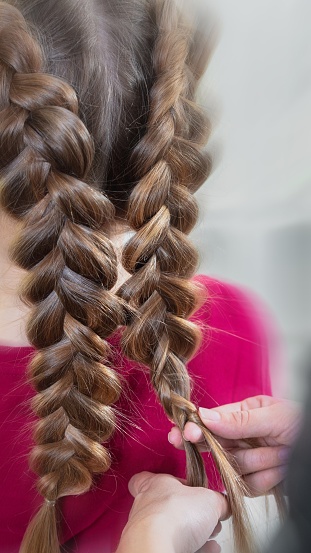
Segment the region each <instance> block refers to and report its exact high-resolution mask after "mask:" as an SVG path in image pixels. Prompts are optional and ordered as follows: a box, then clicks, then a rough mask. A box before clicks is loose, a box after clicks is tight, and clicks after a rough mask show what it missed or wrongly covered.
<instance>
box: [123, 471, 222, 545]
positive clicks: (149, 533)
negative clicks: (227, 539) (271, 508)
mask: <svg viewBox="0 0 311 553" xmlns="http://www.w3.org/2000/svg"><path fill="white" fill-rule="evenodd" d="M129 490H130V492H131V494H132V495H133V497H134V498H135V501H134V503H133V507H132V510H131V512H130V515H129V520H128V523H127V525H126V527H125V529H124V531H123V533H122V537H121V541H120V544H119V547H118V549H117V551H116V553H132V552H133V553H159V551H161V553H195V552H196V551H198V550H200V553H201V552H202V553H219V552H220V547H219V545H218V544H217V543H216V542H215V541H214V540H211V541H208V540H209V539H210V538H211V537H215V536H216V535H217V534H218V533H219V532H220V530H221V523H220V522H219V521H220V520H224V519H225V518H227V517H228V504H227V501H226V499H225V498H224V496H223V495H221V494H220V493H217V492H214V491H212V490H207V489H206V488H190V487H189V486H186V485H185V484H182V483H181V481H180V480H178V479H177V478H174V477H173V476H171V475H168V474H152V473H150V472H141V473H139V474H136V475H135V476H133V478H132V479H131V480H130V482H129ZM201 548H202V549H201Z"/></svg>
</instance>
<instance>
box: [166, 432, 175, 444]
mask: <svg viewBox="0 0 311 553" xmlns="http://www.w3.org/2000/svg"><path fill="white" fill-rule="evenodd" d="M167 439H168V441H169V442H170V444H172V445H174V444H173V442H172V436H171V433H170V432H169V433H168V435H167Z"/></svg>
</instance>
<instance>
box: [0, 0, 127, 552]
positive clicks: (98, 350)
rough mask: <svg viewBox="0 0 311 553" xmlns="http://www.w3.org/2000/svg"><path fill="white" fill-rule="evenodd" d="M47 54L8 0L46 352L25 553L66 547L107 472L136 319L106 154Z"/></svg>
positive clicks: (2, 120)
mask: <svg viewBox="0 0 311 553" xmlns="http://www.w3.org/2000/svg"><path fill="white" fill-rule="evenodd" d="M42 70H43V59H42V54H41V51H40V48H39V46H38V44H37V43H36V41H35V40H34V39H33V38H32V36H31V34H30V32H29V30H28V28H27V24H26V22H25V20H24V18H23V17H22V15H21V14H20V12H19V11H18V10H17V9H15V8H13V7H12V6H10V5H8V4H6V3H5V2H0V171H1V172H0V185H1V189H0V191H1V205H2V206H3V208H5V209H6V211H7V212H8V213H9V214H11V215H13V216H15V217H21V218H22V221H23V223H24V227H23V230H22V233H21V234H20V236H19V238H18V240H17V241H16V242H14V245H13V247H12V249H11V258H12V260H13V261H14V262H15V263H16V264H17V265H18V266H19V267H21V268H23V269H25V270H27V271H28V273H27V274H26V277H25V279H24V280H23V282H22V286H21V289H20V295H21V297H22V299H23V301H24V302H25V303H26V304H27V305H29V306H32V309H31V313H30V317H29V321H28V324H27V336H28V339H29V341H30V342H31V343H32V344H33V345H34V346H35V348H37V350H38V351H37V353H36V354H35V355H34V357H33V358H32V359H31V362H30V365H29V370H28V372H29V378H30V380H31V382H32V384H33V386H34V388H35V389H36V391H37V395H36V396H35V397H34V399H33V404H32V406H33V409H34V411H35V414H36V415H37V416H38V417H39V421H38V423H37V425H36V429H35V435H34V438H35V442H36V445H35V447H34V449H33V450H32V452H31V456H30V464H31V467H32V469H33V470H34V471H35V472H36V473H37V474H38V475H39V480H38V490H39V492H40V494H41V495H42V496H43V497H44V498H45V499H46V501H45V502H44V503H43V506H42V508H41V509H40V511H39V513H38V514H37V515H36V516H35V518H34V519H33V520H32V522H31V523H30V525H29V527H28V530H27V532H26V535H25V537H24V541H23V544H22V546H21V549H20V551H21V553H34V552H35V553H56V552H57V551H59V545H58V528H57V517H56V510H55V502H56V500H57V499H58V498H60V497H62V496H65V495H73V494H74V495H76V494H81V493H84V492H86V491H87V490H88V489H89V488H90V486H91V484H92V474H93V473H101V472H104V471H106V470H107V469H108V468H109V466H110V457H109V453H108V451H107V449H106V448H105V447H104V446H102V445H101V444H102V442H105V441H106V440H108V439H109V438H110V437H111V435H112V433H113V431H114V428H115V426H116V421H115V413H114V410H113V408H112V407H111V405H112V404H113V403H115V402H116V400H117V399H118V398H119V395H120V391H121V386H120V382H119V379H118V377H117V375H116V373H115V371H114V370H113V369H112V368H111V367H110V366H109V360H108V358H109V345H108V343H107V341H106V338H107V337H108V335H110V334H111V332H113V331H114V330H115V329H116V327H117V326H118V325H120V324H121V325H122V324H123V321H124V310H123V307H122V306H123V303H124V302H122V300H121V299H120V298H118V297H116V296H115V295H114V294H112V293H111V292H110V289H111V288H112V287H113V286H114V284H115V283H116V281H117V259H116V255H115V252H114V249H113V245H112V243H111V242H110V241H109V239H108V238H107V236H106V234H105V233H104V231H103V230H102V229H103V228H104V226H105V225H107V222H109V221H111V218H112V217H113V214H114V210H113V206H112V204H111V203H110V201H109V200H108V199H107V198H106V197H105V196H103V194H101V193H100V192H99V191H98V190H96V188H95V187H92V186H90V185H88V184H86V182H85V179H86V178H87V175H88V172H89V170H90V167H91V164H92V161H93V155H94V148H93V143H92V139H91V137H90V136H89V133H88V131H87V129H86V128H85V126H84V125H83V123H82V122H81V120H80V119H79V117H78V102H77V98H76V95H75V92H74V91H73V89H72V88H71V87H70V86H69V85H67V84H66V83H65V82H64V81H62V80H61V79H58V78H56V77H53V76H51V75H48V74H44V73H43V72H42Z"/></svg>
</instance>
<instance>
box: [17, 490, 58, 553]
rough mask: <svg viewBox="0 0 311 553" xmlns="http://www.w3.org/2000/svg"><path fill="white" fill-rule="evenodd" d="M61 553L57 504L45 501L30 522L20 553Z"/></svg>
mask: <svg viewBox="0 0 311 553" xmlns="http://www.w3.org/2000/svg"><path fill="white" fill-rule="evenodd" d="M34 551H35V552H36V553H60V544H59V539H58V532H57V517H56V507H55V503H54V502H52V501H45V502H44V503H43V505H42V507H41V508H40V510H39V511H38V513H37V514H36V515H35V516H34V518H33V519H32V521H31V522H30V524H29V526H28V528H27V530H26V533H25V535H24V538H23V541H22V544H21V546H20V549H19V553H34Z"/></svg>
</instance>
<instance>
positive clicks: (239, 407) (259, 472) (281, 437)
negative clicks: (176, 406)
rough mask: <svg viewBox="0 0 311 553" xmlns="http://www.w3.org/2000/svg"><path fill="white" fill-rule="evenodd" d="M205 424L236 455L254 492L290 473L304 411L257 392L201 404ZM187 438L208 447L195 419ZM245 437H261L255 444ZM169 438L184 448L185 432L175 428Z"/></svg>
mask: <svg viewBox="0 0 311 553" xmlns="http://www.w3.org/2000/svg"><path fill="white" fill-rule="evenodd" d="M200 415H201V418H202V421H203V423H204V424H205V426H206V427H207V428H208V429H209V430H211V432H213V434H215V436H216V437H217V438H218V439H219V441H220V442H221V444H222V445H223V446H224V447H225V448H226V449H228V450H229V451H230V453H231V454H233V455H234V457H235V459H236V462H237V465H238V470H239V472H240V474H241V475H243V477H244V480H245V482H246V483H247V484H248V486H249V487H250V489H251V492H252V493H253V495H254V496H259V495H262V494H265V493H269V492H270V491H271V490H272V488H273V487H274V486H276V485H277V484H279V483H280V482H281V481H282V480H283V479H284V476H285V474H286V465H287V460H288V457H289V454H290V450H291V446H292V445H293V443H294V441H295V439H296V437H297V435H298V432H299V429H300V424H301V411H300V408H299V406H298V405H296V404H295V403H294V402H291V401H288V400H285V399H277V398H273V397H270V396H263V395H260V396H255V397H251V398H247V399H245V400H244V401H242V402H239V403H233V404H229V405H223V406H221V407H217V408H214V409H204V408H200ZM184 438H185V439H186V440H189V441H191V442H193V443H197V444H199V446H200V449H201V451H207V448H206V445H205V443H204V441H203V436H202V433H201V431H200V429H199V427H198V426H197V425H195V424H194V423H191V422H189V423H187V424H186V426H185V429H184ZM244 438H258V439H259V446H260V447H257V448H252V447H250V446H249V445H247V444H245V442H243V439H244ZM168 439H169V441H170V442H171V443H172V445H173V446H175V447H176V448H177V449H182V448H183V445H182V436H181V433H180V431H179V430H178V428H176V427H174V428H172V430H171V432H170V433H169V436H168Z"/></svg>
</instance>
